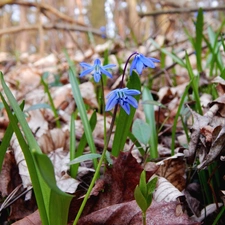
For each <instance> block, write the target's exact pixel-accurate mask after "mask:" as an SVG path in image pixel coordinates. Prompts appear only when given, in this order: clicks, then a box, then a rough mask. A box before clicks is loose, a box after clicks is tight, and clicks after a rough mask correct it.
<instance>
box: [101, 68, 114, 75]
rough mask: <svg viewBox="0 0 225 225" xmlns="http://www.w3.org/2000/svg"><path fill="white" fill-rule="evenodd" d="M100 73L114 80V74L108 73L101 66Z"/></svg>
mask: <svg viewBox="0 0 225 225" xmlns="http://www.w3.org/2000/svg"><path fill="white" fill-rule="evenodd" d="M100 71H101V72H102V73H103V74H105V75H106V76H108V77H110V78H113V76H112V74H111V73H110V72H108V71H107V70H105V69H104V68H103V67H102V66H100Z"/></svg>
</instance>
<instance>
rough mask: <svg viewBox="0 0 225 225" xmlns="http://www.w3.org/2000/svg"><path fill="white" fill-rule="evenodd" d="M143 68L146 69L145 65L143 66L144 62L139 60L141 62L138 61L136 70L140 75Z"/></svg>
mask: <svg viewBox="0 0 225 225" xmlns="http://www.w3.org/2000/svg"><path fill="white" fill-rule="evenodd" d="M143 68H144V64H143V62H142V61H141V60H140V59H139V60H138V61H137V64H136V70H137V72H138V74H141V73H142V70H143Z"/></svg>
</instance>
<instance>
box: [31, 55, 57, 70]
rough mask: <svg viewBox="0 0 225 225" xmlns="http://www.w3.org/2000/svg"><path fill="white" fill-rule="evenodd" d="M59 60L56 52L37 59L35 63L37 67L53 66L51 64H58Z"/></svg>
mask: <svg viewBox="0 0 225 225" xmlns="http://www.w3.org/2000/svg"><path fill="white" fill-rule="evenodd" d="M57 62H58V59H57V58H56V56H55V54H53V53H52V54H50V55H48V56H46V57H44V58H41V59H39V60H37V61H36V62H34V63H33V65H34V66H36V67H40V68H43V67H51V66H56V64H57Z"/></svg>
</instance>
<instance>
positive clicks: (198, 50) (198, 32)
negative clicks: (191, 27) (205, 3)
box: [195, 8, 204, 72]
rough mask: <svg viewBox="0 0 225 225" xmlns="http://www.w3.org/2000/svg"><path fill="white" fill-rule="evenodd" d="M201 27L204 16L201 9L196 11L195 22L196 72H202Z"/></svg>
mask: <svg viewBox="0 0 225 225" xmlns="http://www.w3.org/2000/svg"><path fill="white" fill-rule="evenodd" d="M203 26H204V16H203V10H202V8H199V10H198V16H197V21H196V26H195V27H196V28H195V29H196V41H195V50H196V59H197V67H198V71H199V72H202V58H201V55H202V36H203Z"/></svg>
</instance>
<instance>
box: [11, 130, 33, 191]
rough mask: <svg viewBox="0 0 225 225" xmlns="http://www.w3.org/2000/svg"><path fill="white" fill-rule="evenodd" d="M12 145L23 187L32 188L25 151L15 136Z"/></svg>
mask: <svg viewBox="0 0 225 225" xmlns="http://www.w3.org/2000/svg"><path fill="white" fill-rule="evenodd" d="M10 143H11V147H12V149H13V152H14V156H15V160H16V163H17V165H18V169H19V174H20V177H21V179H22V183H23V187H24V188H27V187H29V186H32V184H31V180H30V175H29V172H28V169H27V163H26V161H25V158H24V154H23V151H22V149H21V147H20V145H19V142H18V140H17V138H16V136H15V134H13V136H12V138H11V141H10Z"/></svg>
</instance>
